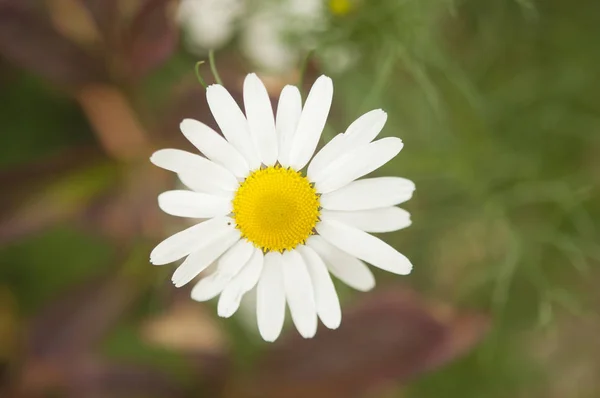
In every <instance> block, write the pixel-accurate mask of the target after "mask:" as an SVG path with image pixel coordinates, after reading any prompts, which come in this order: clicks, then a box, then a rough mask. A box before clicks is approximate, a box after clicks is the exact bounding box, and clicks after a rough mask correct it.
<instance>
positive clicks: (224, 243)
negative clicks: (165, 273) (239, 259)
mask: <svg viewBox="0 0 600 398" xmlns="http://www.w3.org/2000/svg"><path fill="white" fill-rule="evenodd" d="M239 240H240V231H238V230H237V229H233V230H230V231H228V232H227V233H225V234H224V235H220V236H219V237H216V238H213V239H211V240H210V241H206V242H205V243H204V244H203V245H202V247H201V248H200V249H198V250H196V251H194V252H192V253H191V254H190V255H189V256H187V258H186V259H185V261H184V262H183V263H181V265H180V266H179V267H178V268H177V269H176V270H175V272H174V273H173V277H172V278H171V281H172V282H173V284H174V285H175V287H181V286H183V285H185V284H187V283H188V282H190V281H191V280H192V279H194V278H195V277H196V276H198V274H199V273H200V272H202V271H204V270H205V269H206V268H207V267H208V266H209V265H211V264H212V263H213V261H215V260H216V259H218V258H219V257H220V256H221V254H223V253H225V251H227V249H229V248H230V247H231V246H233V245H234V244H235V243H236V242H237V241H239Z"/></svg>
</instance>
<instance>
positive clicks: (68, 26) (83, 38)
mask: <svg viewBox="0 0 600 398" xmlns="http://www.w3.org/2000/svg"><path fill="white" fill-rule="evenodd" d="M46 4H47V8H48V12H49V14H50V17H51V19H52V23H53V25H54V27H55V28H56V29H57V30H58V31H59V32H60V33H61V34H63V35H64V36H65V37H66V38H68V39H69V40H71V41H73V42H75V43H78V44H81V45H83V46H89V45H91V44H94V43H96V42H98V41H99V39H100V35H99V32H98V29H97V28H96V24H95V23H94V20H93V19H92V16H91V15H90V13H89V12H88V10H87V9H86V8H85V7H84V6H83V5H82V4H81V2H80V0H46Z"/></svg>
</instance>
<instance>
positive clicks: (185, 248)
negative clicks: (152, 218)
mask: <svg viewBox="0 0 600 398" xmlns="http://www.w3.org/2000/svg"><path fill="white" fill-rule="evenodd" d="M233 229H235V222H234V221H233V220H232V219H231V218H229V217H218V218H213V219H210V220H208V221H204V222H201V223H199V224H196V225H194V226H193V227H190V228H188V229H184V230H183V231H181V232H178V233H176V234H175V235H172V236H170V237H168V238H167V239H165V240H163V241H162V242H161V243H159V244H158V246H156V247H155V248H154V250H152V253H150V262H151V263H152V264H154V265H163V264H168V263H171V262H173V261H177V260H179V259H180V258H182V257H185V256H187V255H188V254H190V253H192V252H193V251H195V250H196V249H198V248H199V247H200V246H202V245H203V243H204V242H206V241H210V239H211V238H213V237H215V236H220V235H223V234H225V233H227V232H228V231H231V230H233Z"/></svg>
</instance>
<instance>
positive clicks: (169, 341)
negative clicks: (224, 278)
mask: <svg viewBox="0 0 600 398" xmlns="http://www.w3.org/2000/svg"><path fill="white" fill-rule="evenodd" d="M208 311H209V309H208V308H207V307H206V306H201V305H198V304H197V303H194V302H193V301H191V300H189V297H187V295H186V296H184V297H182V299H180V300H176V301H174V302H173V304H172V305H171V307H170V308H169V309H168V311H167V312H165V313H164V314H161V315H159V316H157V317H155V318H153V319H149V320H148V321H147V322H146V323H145V324H144V327H143V336H144V338H145V339H146V340H147V341H148V342H149V343H151V344H153V345H157V346H160V347H164V348H167V349H171V350H175V351H182V352H203V353H213V354H222V353H223V352H224V351H225V336H224V334H223V331H222V330H221V329H220V328H219V323H218V322H217V321H216V320H215V318H214V317H213V316H212V314H209V313H208Z"/></svg>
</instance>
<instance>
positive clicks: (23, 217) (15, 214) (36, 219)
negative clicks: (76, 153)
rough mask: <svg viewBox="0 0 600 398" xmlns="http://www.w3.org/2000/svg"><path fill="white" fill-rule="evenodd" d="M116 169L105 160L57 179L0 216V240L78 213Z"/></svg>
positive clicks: (99, 191) (109, 181)
mask: <svg viewBox="0 0 600 398" xmlns="http://www.w3.org/2000/svg"><path fill="white" fill-rule="evenodd" d="M114 172H115V168H114V167H113V166H112V165H110V164H106V163H100V164H96V165H92V166H91V167H88V168H85V169H83V170H75V171H74V172H72V173H69V174H67V175H66V176H63V177H62V178H56V179H54V180H53V181H52V182H51V183H49V184H46V185H45V186H40V187H37V190H36V191H35V192H34V193H33V194H32V195H29V197H27V198H25V199H21V201H20V203H18V205H17V206H16V207H13V208H12V209H11V211H10V212H9V213H7V214H5V215H3V216H2V218H0V242H3V243H6V242H11V241H15V240H18V239H20V238H21V237H23V236H27V235H28V234H30V233H32V232H36V231H39V230H41V229H43V228H45V227H47V226H49V225H52V224H53V223H55V222H57V221H60V220H65V219H68V218H69V217H72V216H73V215H76V214H78V213H81V212H82V211H83V210H84V209H85V208H86V207H87V206H88V205H89V204H90V202H91V201H92V200H93V199H94V198H95V197H96V196H97V195H98V194H100V193H101V192H103V191H105V190H106V189H107V187H108V186H109V185H110V184H111V183H112V182H113V181H114Z"/></svg>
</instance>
